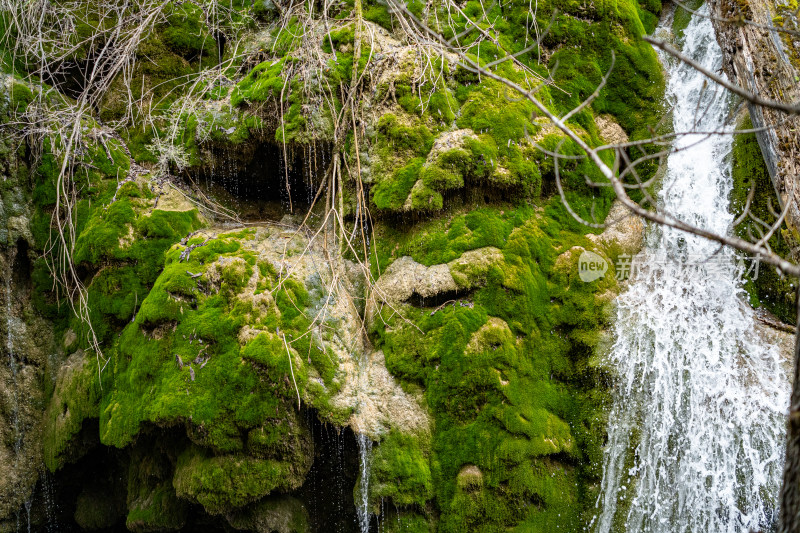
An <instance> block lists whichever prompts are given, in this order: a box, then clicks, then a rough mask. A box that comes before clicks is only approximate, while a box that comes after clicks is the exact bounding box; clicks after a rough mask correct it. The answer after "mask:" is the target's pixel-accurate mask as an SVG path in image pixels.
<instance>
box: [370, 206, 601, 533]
mask: <svg viewBox="0 0 800 533" xmlns="http://www.w3.org/2000/svg"><path fill="white" fill-rule="evenodd" d="M390 243H391V244H390ZM395 243H397V244H395ZM398 244H399V246H397V245H398ZM488 245H492V246H496V247H497V248H498V249H499V250H501V253H502V259H500V260H501V261H502V264H497V265H494V266H491V267H488V268H486V269H484V270H483V274H482V278H483V279H482V280H481V283H483V286H482V288H480V287H479V288H476V289H475V292H474V293H473V294H472V295H471V296H469V297H468V298H465V299H468V301H469V302H470V305H453V306H445V307H443V308H438V309H436V310H433V311H432V310H431V309H420V310H417V309H414V308H410V307H406V308H405V309H404V313H405V318H406V319H407V320H410V321H411V322H412V323H413V324H414V325H415V326H416V327H414V326H412V325H410V324H409V323H407V322H404V321H400V320H398V319H397V318H393V317H390V316H389V314H388V313H387V314H386V315H384V316H382V319H377V320H376V321H375V329H374V330H373V332H372V334H373V335H374V337H375V339H376V345H377V347H380V348H381V349H383V350H384V353H385V355H386V363H387V367H388V368H389V370H390V371H391V372H392V373H393V374H395V375H396V376H398V377H399V378H400V379H401V380H402V381H406V382H410V383H417V384H421V385H423V387H424V389H425V391H426V399H427V404H428V406H429V408H430V410H431V413H432V414H433V416H434V419H435V420H434V424H433V425H434V428H435V429H434V433H433V437H432V441H431V460H430V465H431V477H432V481H433V495H434V501H435V502H436V506H437V508H438V509H439V511H440V513H441V515H440V522H439V526H438V529H437V530H438V531H496V530H497V531H500V530H506V529H511V528H514V527H517V528H519V530H520V531H528V530H530V531H550V530H553V529H554V528H556V527H560V528H565V529H566V530H575V531H577V530H580V529H581V528H582V527H583V525H584V524H585V522H584V520H585V519H586V516H584V514H583V510H584V509H589V508H590V506H591V505H592V504H593V502H594V497H595V494H594V492H593V491H594V490H595V488H594V487H595V485H596V483H597V482H598V481H599V478H600V475H601V473H600V472H599V471H598V467H597V466H596V464H595V461H597V460H598V458H599V457H601V456H602V444H603V438H604V429H603V422H602V420H603V415H602V412H603V406H604V403H605V402H606V393H605V392H604V391H605V386H604V383H605V381H604V380H605V379H606V378H605V377H604V375H603V373H602V372H601V371H599V370H598V369H596V368H594V367H593V366H592V365H591V364H590V362H589V361H590V357H591V354H592V353H593V350H594V345H595V343H596V342H597V338H598V336H597V332H598V330H599V329H601V328H602V327H604V323H605V322H604V321H605V314H604V311H603V305H602V303H600V302H599V301H597V300H596V297H595V294H596V293H599V292H603V291H604V290H609V289H613V288H614V286H615V281H614V280H613V279H609V280H599V281H597V282H593V283H583V282H582V281H580V280H579V279H578V277H577V267H576V264H575V262H576V261H577V256H575V257H573V256H572V255H570V254H569V253H568V254H566V255H565V256H564V257H563V258H559V256H560V255H561V254H562V253H563V252H566V251H568V250H570V249H571V248H572V247H573V246H580V245H583V246H587V245H588V241H587V240H586V239H585V238H584V237H582V236H581V235H580V234H575V233H572V232H571V231H568V230H565V229H564V228H563V227H561V226H560V225H559V224H558V223H557V222H555V221H553V220H552V219H549V218H545V217H542V216H540V215H536V214H534V212H533V211H532V210H530V209H517V210H509V211H508V212H506V211H503V212H502V213H501V211H500V210H499V209H496V208H484V209H480V210H474V211H471V212H469V213H468V214H462V215H457V216H454V217H453V218H451V219H450V220H449V221H447V222H446V223H443V222H442V221H435V222H430V223H427V224H425V225H423V226H421V227H417V228H416V230H415V232H414V234H413V238H411V239H409V240H407V241H403V240H400V241H399V242H398V241H396V240H394V239H391V240H388V242H387V247H388V246H395V247H397V248H394V249H393V252H394V255H395V256H401V255H406V254H410V255H412V257H414V258H415V259H416V260H417V261H420V262H423V263H425V264H435V263H440V262H446V261H450V260H453V259H456V258H457V257H458V256H460V255H462V254H463V252H464V251H467V250H471V249H474V248H479V247H482V246H488ZM379 246H380V245H379ZM391 257H392V255H391V254H389V260H390V258H391ZM451 268H452V267H451ZM463 301H464V300H462V302H463ZM383 320H386V321H387V322H386V325H383V324H384V323H383ZM417 327H418V328H419V329H420V330H421V331H422V332H423V334H420V332H419V330H417V329H416V328H417ZM407 446H408V447H409V449H410V450H413V449H414V447H413V446H412V445H410V444H409V445H407ZM378 450H380V448H378ZM411 464H415V463H413V462H412V463H411ZM470 465H472V467H474V469H477V471H479V472H480V483H477V484H476V482H473V481H469V480H468V479H467V477H469V476H468V474H469V472H470V470H469V469H467V470H466V474H465V473H464V472H462V470H464V469H465V468H466V467H468V466H470ZM389 470H398V471H400V470H402V468H401V467H393V468H390V469H389ZM465 476H466V477H465ZM387 477H388V476H387ZM389 488H390V489H394V487H391V486H390V487H389ZM420 490H421V489H420ZM389 492H391V490H389ZM398 497H400V496H398ZM406 501H407V502H408V503H407V504H410V503H412V502H411V501H410V500H406ZM522 502H528V504H527V505H526V504H523V503H522ZM531 503H533V504H532V505H531ZM413 504H414V505H420V502H419V501H415V502H413Z"/></svg>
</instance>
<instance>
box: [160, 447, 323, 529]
mask: <svg viewBox="0 0 800 533" xmlns="http://www.w3.org/2000/svg"><path fill="white" fill-rule="evenodd" d="M306 467H307V468H306V470H307V469H308V468H310V467H311V461H310V460H309V461H308V463H307V465H306ZM298 474H299V475H298ZM304 476H305V471H301V472H296V471H294V468H290V467H288V466H287V465H286V464H284V463H281V462H279V461H275V460H271V459H258V458H255V457H251V456H249V455H243V454H234V455H218V456H213V455H209V454H208V453H207V452H205V451H204V450H203V449H201V448H198V447H191V448H189V449H188V450H186V451H185V452H183V453H182V454H181V455H180V457H178V463H177V466H176V469H175V478H174V480H173V483H174V485H175V490H176V492H177V494H178V495H179V496H181V497H183V498H188V499H189V500H191V501H195V502H197V503H200V504H201V505H203V507H204V508H205V509H206V510H207V511H208V512H209V513H212V514H219V513H222V512H224V511H226V510H228V509H230V508H231V507H242V506H244V505H246V504H248V503H252V502H254V501H256V500H258V499H259V498H261V497H263V496H265V495H267V494H269V493H270V492H272V491H273V490H280V491H288V490H291V489H295V488H297V487H299V486H300V485H301V484H302V480H303V477H304Z"/></svg>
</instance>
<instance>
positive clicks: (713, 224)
mask: <svg viewBox="0 0 800 533" xmlns="http://www.w3.org/2000/svg"><path fill="white" fill-rule="evenodd" d="M702 9H703V11H704V12H707V8H706V7H703V8H702ZM684 53H686V54H687V55H690V56H691V57H693V58H694V59H695V60H697V61H699V62H700V63H701V64H702V65H703V66H705V67H706V68H708V69H709V70H711V71H718V70H719V68H720V65H721V51H720V50H719V47H718V45H717V43H716V40H715V38H714V31H713V29H712V26H711V22H710V21H709V19H708V18H707V17H703V16H699V17H694V19H693V20H692V22H691V24H690V25H689V27H688V28H687V29H686V31H685V44H684ZM667 69H668V71H669V80H670V81H669V86H668V94H669V96H670V98H671V99H672V100H673V101H674V104H675V107H674V111H673V114H674V127H675V131H678V132H686V131H714V130H720V129H722V128H725V127H726V124H725V119H726V117H727V115H728V111H729V108H730V107H729V106H730V101H729V99H728V98H727V97H726V96H725V95H724V94H722V93H721V92H720V91H717V92H716V93H715V92H714V88H713V85H709V86H706V85H705V79H704V77H703V75H702V74H700V73H699V72H697V71H696V70H694V69H692V68H691V67H688V66H686V65H684V64H682V63H681V64H675V63H672V64H670V65H668V66H667ZM731 143H732V138H731V136H730V135H717V136H711V137H709V138H708V139H705V140H703V137H701V136H699V135H694V136H684V137H681V138H679V139H678V140H677V141H676V144H677V147H681V148H686V149H685V150H684V151H678V152H676V153H674V154H672V155H670V157H669V160H668V172H667V176H666V178H665V181H664V185H663V189H662V192H661V195H660V198H659V200H660V202H661V204H662V206H663V209H664V210H665V211H667V212H669V213H672V214H674V215H676V216H677V217H678V218H681V219H682V220H684V221H686V222H689V223H692V224H695V225H697V226H700V227H704V228H707V229H709V230H711V231H714V232H717V233H725V232H728V231H730V230H731V225H732V222H733V216H732V215H731V214H730V213H728V195H729V193H730V189H731V179H730V161H729V157H728V156H729V154H730V151H731ZM639 259H640V264H641V265H643V266H642V268H641V269H639V272H638V275H637V276H635V277H634V278H633V279H632V281H631V284H630V286H629V288H628V290H627V291H626V292H625V293H624V294H623V295H621V296H620V298H619V302H618V303H619V309H618V316H617V320H616V343H615V345H614V348H613V353H612V355H611V361H610V362H611V364H612V366H613V367H614V368H616V369H617V371H618V374H619V381H618V382H617V385H616V389H615V393H614V394H615V399H614V405H613V407H612V409H611V412H610V415H609V427H608V432H609V441H608V444H607V447H606V453H605V459H604V474H603V482H602V495H601V496H600V499H599V500H598V508H599V509H598V511H599V516H598V517H597V519H596V521H595V523H594V524H593V525H594V530H595V531H596V532H598V533H609V532H612V531H613V532H621V531H626V532H628V533H650V532H652V533H667V532H669V533H721V532H727V533H734V532H737V533H738V532H747V531H750V530H759V529H762V528H763V529H764V530H768V529H769V528H770V527H772V524H773V523H774V520H775V516H776V511H777V496H778V490H779V487H780V482H781V477H782V465H783V445H784V427H785V420H786V418H785V413H786V410H787V408H788V398H789V381H788V377H787V376H786V375H785V372H784V371H783V369H782V366H781V364H780V361H779V357H778V353H777V350H776V349H775V348H773V347H770V346H767V345H766V344H765V343H764V342H763V341H762V340H761V339H760V338H759V337H758V336H757V335H756V333H755V332H754V328H753V323H754V319H753V313H752V310H751V309H749V307H747V306H746V305H745V304H744V303H743V299H742V289H741V288H740V287H739V283H738V280H737V277H738V275H737V267H736V264H735V258H734V255H733V254H732V252H730V251H729V250H721V249H720V248H719V246H718V245H717V244H715V243H712V242H710V241H707V240H704V239H702V238H700V237H695V236H692V235H688V234H685V233H682V232H679V231H677V230H672V229H670V228H652V232H651V234H650V235H649V236H648V242H647V245H646V248H645V250H644V252H643V253H642V254H641V256H640V257H639Z"/></svg>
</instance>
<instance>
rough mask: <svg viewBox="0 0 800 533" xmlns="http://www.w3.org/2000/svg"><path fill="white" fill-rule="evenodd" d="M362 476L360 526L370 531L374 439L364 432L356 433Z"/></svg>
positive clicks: (358, 508)
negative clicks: (370, 487)
mask: <svg viewBox="0 0 800 533" xmlns="http://www.w3.org/2000/svg"><path fill="white" fill-rule="evenodd" d="M356 441H357V442H358V458H359V465H360V468H361V472H360V473H361V477H360V478H359V482H358V496H359V498H358V499H359V501H358V502H357V509H356V511H357V512H358V527H359V530H360V531H361V533H369V519H370V512H369V476H370V466H371V465H372V439H370V438H369V437H368V436H367V435H364V434H363V433H358V434H356Z"/></svg>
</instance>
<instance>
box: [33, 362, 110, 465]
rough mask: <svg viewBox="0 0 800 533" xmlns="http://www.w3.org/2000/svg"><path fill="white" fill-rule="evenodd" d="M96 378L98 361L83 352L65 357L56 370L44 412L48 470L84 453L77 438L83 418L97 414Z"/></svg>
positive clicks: (97, 384)
mask: <svg viewBox="0 0 800 533" xmlns="http://www.w3.org/2000/svg"><path fill="white" fill-rule="evenodd" d="M99 377H100V374H99V373H98V367H97V360H96V359H95V358H94V357H91V356H89V355H88V354H85V353H84V352H83V351H78V352H77V353H75V354H73V355H72V356H71V357H70V358H69V359H67V361H66V363H65V365H64V366H63V367H62V369H61V371H60V372H59V375H58V380H57V381H56V387H55V391H54V392H53V396H52V398H51V399H50V402H49V404H48V406H47V410H46V411H45V413H44V434H43V437H42V446H43V453H44V462H45V465H46V466H47V468H48V469H49V470H50V471H51V472H55V471H56V470H58V469H59V468H61V467H62V466H63V465H64V464H66V463H67V462H69V461H72V460H74V459H76V458H78V457H80V455H81V454H82V453H83V452H85V449H83V448H82V445H81V443H80V442H79V440H77V439H76V437H77V436H78V434H79V433H80V432H81V429H82V427H83V423H84V421H85V420H86V419H88V418H96V417H97V410H98V406H99V404H100V397H101V390H100V381H99Z"/></svg>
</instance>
